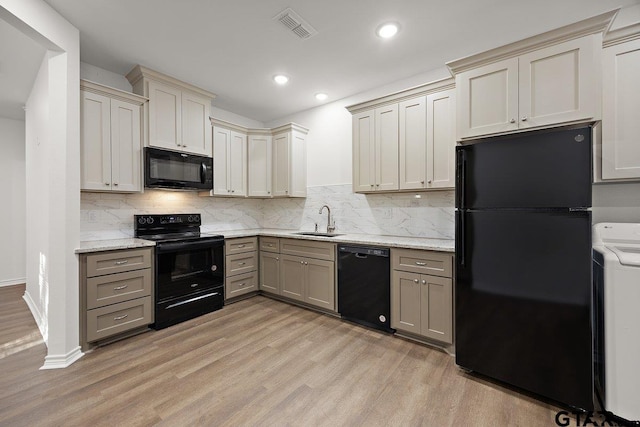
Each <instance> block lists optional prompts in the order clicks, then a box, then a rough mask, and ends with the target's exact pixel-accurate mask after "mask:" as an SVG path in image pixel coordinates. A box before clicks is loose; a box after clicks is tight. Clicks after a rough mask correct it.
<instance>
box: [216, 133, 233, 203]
mask: <svg viewBox="0 0 640 427" xmlns="http://www.w3.org/2000/svg"><path fill="white" fill-rule="evenodd" d="M230 147H231V131H230V130H229V129H224V128H220V127H217V126H214V127H213V194H215V195H220V196H229V195H230V194H231V187H230V179H229V155H230V153H229V149H230Z"/></svg>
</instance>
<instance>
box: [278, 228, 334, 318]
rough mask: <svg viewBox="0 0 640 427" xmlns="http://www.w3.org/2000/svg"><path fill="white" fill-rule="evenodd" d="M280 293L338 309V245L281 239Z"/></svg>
mask: <svg viewBox="0 0 640 427" xmlns="http://www.w3.org/2000/svg"><path fill="white" fill-rule="evenodd" d="M280 252H281V254H280V260H279V263H280V295H281V296H283V297H286V298H290V299H292V300H296V301H301V302H304V303H307V304H309V305H312V306H315V307H320V308H323V309H326V310H330V311H335V309H336V303H335V292H336V289H335V288H336V268H335V245H334V244H332V243H324V242H315V241H303V240H297V239H281V240H280Z"/></svg>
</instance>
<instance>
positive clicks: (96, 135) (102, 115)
mask: <svg viewBox="0 0 640 427" xmlns="http://www.w3.org/2000/svg"><path fill="white" fill-rule="evenodd" d="M145 103H146V98H143V97H140V96H137V95H134V94H131V93H128V92H124V91H121V90H118V89H113V88H109V87H106V86H103V85H99V84H97V83H93V82H90V81H87V80H81V81H80V156H81V182H80V189H81V190H84V191H111V192H140V191H142V139H143V136H142V135H143V134H142V127H141V120H142V119H141V117H142V106H143V105H145Z"/></svg>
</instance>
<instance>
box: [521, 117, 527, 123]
mask: <svg viewBox="0 0 640 427" xmlns="http://www.w3.org/2000/svg"><path fill="white" fill-rule="evenodd" d="M527 118H528V117H527V116H524V117H523V118H521V119H520V120H522V121H523V122H526V121H527Z"/></svg>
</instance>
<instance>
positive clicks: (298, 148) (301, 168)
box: [289, 130, 307, 197]
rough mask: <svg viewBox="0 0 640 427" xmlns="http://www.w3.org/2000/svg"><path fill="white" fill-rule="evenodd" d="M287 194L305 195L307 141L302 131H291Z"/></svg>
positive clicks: (291, 195)
mask: <svg viewBox="0 0 640 427" xmlns="http://www.w3.org/2000/svg"><path fill="white" fill-rule="evenodd" d="M289 171H290V173H291V175H290V176H289V196H290V197H307V143H306V135H305V134H303V133H302V132H298V131H295V130H294V131H292V132H291V165H290V166H289Z"/></svg>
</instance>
